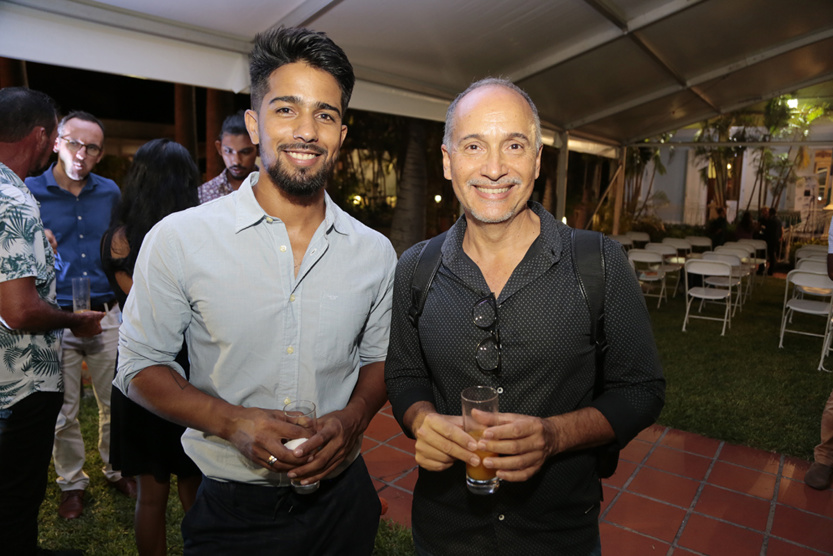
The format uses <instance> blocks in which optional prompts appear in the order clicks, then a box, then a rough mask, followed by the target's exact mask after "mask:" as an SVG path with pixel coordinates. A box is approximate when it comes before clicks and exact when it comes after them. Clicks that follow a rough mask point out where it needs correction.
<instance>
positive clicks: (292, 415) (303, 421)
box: [283, 400, 319, 494]
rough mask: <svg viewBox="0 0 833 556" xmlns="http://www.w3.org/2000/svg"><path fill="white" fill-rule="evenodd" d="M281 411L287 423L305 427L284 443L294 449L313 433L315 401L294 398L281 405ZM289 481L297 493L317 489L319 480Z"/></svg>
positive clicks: (310, 491) (306, 492)
mask: <svg viewBox="0 0 833 556" xmlns="http://www.w3.org/2000/svg"><path fill="white" fill-rule="evenodd" d="M283 413H284V415H286V421H287V423H292V424H293V425H297V426H299V427H302V428H303V429H305V432H304V435H303V436H300V437H298V438H296V439H293V440H290V441H289V442H287V443H286V444H285V446H286V448H287V449H289V450H294V449H295V448H297V447H298V446H300V445H301V444H303V443H304V442H305V441H306V440H307V439H308V438H310V437H311V436H312V435H313V434H315V424H316V417H315V403H313V402H311V401H309V400H296V401H294V402H290V403H288V404H286V405H285V406H284V407H283ZM291 482H292V488H293V489H294V490H295V492H297V493H298V494H310V493H312V492H315V491H316V490H318V486H319V481H315V482H314V483H310V484H307V485H303V484H301V481H300V480H298V479H292V481H291Z"/></svg>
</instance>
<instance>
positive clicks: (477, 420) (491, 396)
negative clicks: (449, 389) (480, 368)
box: [460, 386, 500, 494]
mask: <svg viewBox="0 0 833 556" xmlns="http://www.w3.org/2000/svg"><path fill="white" fill-rule="evenodd" d="M460 399H461V401H462V403H463V429H464V430H465V431H466V432H467V433H468V434H469V435H470V436H472V437H473V438H474V439H475V440H479V439H480V437H481V435H482V434H483V431H484V430H486V429H487V428H488V427H489V426H491V425H492V424H494V423H495V422H496V419H495V418H491V419H490V418H489V416H490V414H491V416H492V417H497V411H498V393H497V390H495V389H494V388H492V387H491V386H471V387H469V388H466V389H465V390H463V391H462V392H461V393H460ZM474 410H477V411H480V412H483V413H481V414H479V415H477V416H475V415H473V414H472V411H474ZM475 453H476V454H477V457H479V458H480V465H478V466H473V465H471V464H470V463H466V486H467V487H468V489H469V492H473V493H474V494H493V493H494V492H495V491H497V489H498V487H500V479H498V478H497V477H496V476H495V473H496V472H497V470H496V469H488V468H486V467H483V458H486V457H490V456H496V455H497V454H495V453H494V452H487V451H485V450H476V451H475Z"/></svg>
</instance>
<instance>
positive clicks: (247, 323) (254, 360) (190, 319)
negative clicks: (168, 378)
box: [114, 172, 396, 484]
mask: <svg viewBox="0 0 833 556" xmlns="http://www.w3.org/2000/svg"><path fill="white" fill-rule="evenodd" d="M257 179H258V173H257V172H254V173H252V174H250V175H249V177H248V178H247V179H246V180H245V181H244V182H243V184H242V185H241V186H240V189H239V190H238V191H237V192H235V193H232V194H231V195H228V196H225V197H222V198H219V199H216V200H214V201H211V202H209V203H206V204H204V205H200V206H199V207H195V208H192V209H189V210H186V211H183V212H179V213H175V214H172V215H170V216H168V217H167V218H165V219H164V220H162V222H160V223H159V224H157V225H156V226H155V227H154V228H153V229H152V230H151V231H150V233H148V235H147V236H146V237H145V240H144V243H143V244H142V248H141V250H140V252H139V256H138V260H137V261H136V267H135V270H134V274H133V279H134V283H133V289H132V290H131V292H130V295H129V297H128V299H127V303H126V305H125V308H124V323H123V325H122V327H121V334H120V341H119V372H118V375H117V377H116V380H115V381H114V382H115V384H116V386H118V387H119V388H120V389H121V390H122V392H126V391H127V385H128V384H129V383H130V381H131V380H132V378H133V377H134V376H135V375H136V374H137V373H138V372H139V371H141V370H142V369H144V368H146V367H148V366H151V365H159V364H162V365H168V366H170V367H172V368H174V369H175V370H177V371H178V372H180V374H183V376H184V373H183V371H182V369H181V368H180V367H179V366H178V365H177V364H176V362H175V361H174V358H175V356H176V354H177V353H178V352H179V350H180V347H181V345H182V338H183V335H184V337H185V339H186V341H187V344H188V353H189V356H190V360H191V370H190V379H189V380H190V382H191V383H192V384H193V385H194V386H196V387H197V388H199V389H200V390H202V391H203V392H205V393H207V394H210V395H212V396H216V397H218V398H222V399H224V400H226V401H228V402H230V403H233V404H238V405H242V406H245V407H261V408H266V409H282V408H283V406H284V405H285V404H286V403H287V402H288V401H289V400H298V399H307V400H313V401H314V402H315V403H316V405H317V407H318V414H319V416H320V415H324V414H327V413H330V412H332V411H336V410H339V409H343V408H344V407H345V406H346V405H347V402H348V401H349V399H350V396H351V394H352V392H353V388H354V387H355V385H356V382H357V380H358V376H359V369H360V368H361V367H362V366H363V365H367V364H369V363H374V362H378V361H384V359H385V356H386V353H387V346H388V331H389V327H390V308H391V296H392V292H393V275H394V270H395V267H396V253H395V252H394V250H393V247H392V246H391V244H390V242H389V241H388V239H387V238H385V237H384V236H383V235H382V234H380V233H378V232H376V231H374V230H371V229H370V228H368V227H366V226H364V225H363V224H361V223H360V222H358V221H357V220H355V219H354V218H352V217H351V216H349V215H347V214H346V213H345V212H344V211H342V210H341V209H340V208H339V207H338V206H336V205H335V204H334V203H333V202H332V200H331V199H330V197H329V196H326V199H325V203H326V214H325V217H324V221H323V222H322V223H321V225H320V226H319V227H318V229H317V230H316V232H315V234H314V235H313V238H312V240H311V241H310V244H309V246H308V247H307V252H306V253H305V255H304V258H303V261H302V263H301V267H300V269H299V270H298V274H297V276H296V275H295V272H294V259H293V255H292V246H291V245H290V242H289V236H288V235H287V231H286V226H285V225H284V223H283V222H282V221H281V220H279V219H278V218H275V217H271V216H269V215H267V214H266V213H265V212H264V211H263V209H262V208H261V206H260V205H259V204H258V202H257V200H256V199H255V197H254V193H253V191H252V184H253V183H257ZM182 442H183V446H184V447H185V451H186V452H187V453H188V455H189V456H190V457H191V458H192V459H193V460H194V462H195V463H196V464H197V465H198V466H199V467H200V469H201V470H202V472H203V473H204V474H205V475H206V476H208V477H211V478H213V479H217V480H232V481H241V482H250V483H260V484H285V483H286V482H287V480H286V476H285V475H284V474H278V473H271V472H269V471H267V470H265V469H263V468H261V467H259V466H257V465H256V464H254V463H252V462H250V461H249V460H248V459H246V458H245V457H244V456H243V455H241V454H240V453H239V452H238V451H237V450H236V449H235V448H234V446H233V445H231V444H230V443H228V442H226V441H224V440H222V439H220V438H218V437H214V436H209V435H206V434H204V433H202V432H200V431H196V430H192V429H188V430H187V431H186V432H185V434H184V436H183V440H182ZM358 449H359V446H358V445H357V446H355V447H354V450H353V457H355V455H356V454H358ZM350 460H351V461H352V458H351V459H350Z"/></svg>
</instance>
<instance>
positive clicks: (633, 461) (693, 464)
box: [363, 405, 833, 556]
mask: <svg viewBox="0 0 833 556" xmlns="http://www.w3.org/2000/svg"><path fill="white" fill-rule="evenodd" d="M413 450H414V442H413V441H412V440H410V439H408V438H406V437H405V435H404V434H402V431H401V430H400V429H399V426H398V425H397V423H396V421H395V420H394V418H393V417H392V414H391V409H390V406H389V405H388V406H386V407H385V408H383V409H382V410H381V411H380V412H379V414H377V416H376V417H375V418H374V419H373V421H372V422H371V424H370V427H369V428H368V430H367V433H366V434H365V440H364V445H363V452H364V458H365V462H366V463H367V466H368V469H369V470H370V474H371V476H372V477H373V480H374V483H375V484H376V488H377V490H378V492H379V496H381V497H382V498H384V499H385V500H386V501H387V502H388V505H389V507H388V510H387V512H386V514H385V515H384V519H392V520H394V521H396V522H398V523H401V524H404V525H406V526H410V524H411V499H412V493H413V488H414V483H415V482H416V474H417V471H416V468H417V466H416V463H415V462H414V458H413ZM809 465H810V464H809V462H807V461H804V460H800V459H796V458H790V457H786V456H782V455H779V454H775V453H772V452H764V451H762V450H756V449H752V448H746V447H743V446H734V445H732V444H727V443H725V442H721V441H718V440H712V439H710V438H706V437H703V436H700V435H697V434H691V433H687V432H683V431H679V430H676V429H671V428H668V427H662V426H659V425H655V426H653V427H651V428H650V429H647V430H645V431H643V432H642V434H640V435H639V436H638V437H637V438H636V439H635V440H634V441H633V442H631V443H630V444H628V446H627V447H626V448H625V449H624V450H623V451H622V453H621V457H620V460H619V468H618V470H617V472H616V474H615V475H614V476H613V477H611V478H610V479H607V480H605V481H604V498H605V500H604V502H603V504H602V513H601V533H602V549H603V550H604V553H605V554H606V555H612V556H631V555H632V556H645V555H649V554H663V555H669V556H670V555H672V554H673V555H675V556H694V555H701V556H702V555H706V556H722V555H728V556H745V555H755V556H758V555H769V556H810V555H815V556H818V555H820V554H833V490H830V489H828V490H826V491H823V492H819V491H816V490H813V489H811V488H809V487H807V486H805V485H804V483H803V482H802V479H803V477H804V472H805V471H806V470H807V468H808V467H809Z"/></svg>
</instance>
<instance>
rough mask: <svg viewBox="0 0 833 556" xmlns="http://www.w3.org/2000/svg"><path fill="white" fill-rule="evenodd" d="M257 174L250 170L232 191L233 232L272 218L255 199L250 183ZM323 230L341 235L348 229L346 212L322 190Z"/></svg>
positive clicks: (254, 181) (251, 183)
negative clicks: (233, 206) (234, 216)
mask: <svg viewBox="0 0 833 556" xmlns="http://www.w3.org/2000/svg"><path fill="white" fill-rule="evenodd" d="M258 176H260V172H252V173H251V174H249V175H248V176H246V179H245V180H243V183H242V184H240V187H239V188H238V190H237V195H234V194H233V193H232V198H233V199H234V203H235V205H236V220H235V226H234V231H235V233H236V232H240V231H241V230H244V229H245V228H248V227H250V226H254V225H256V224H258V223H259V222H261V221H262V220H265V219H266V218H273V217H270V216H269V215H268V214H266V212H265V211H264V210H263V207H261V206H260V203H258V202H257V199H255V193H254V191H253V190H252V185H254V184H256V183H257V180H258ZM324 230H325V232H326V233H330V232H331V231H335V232H338V233H340V234H342V235H347V234H348V233H349V230H350V226H349V220H348V218H347V214H346V213H345V212H344V211H343V210H341V208H339V206H338V205H336V204H335V202H333V200H332V199H331V198H330V195H329V194H328V193H327V192H326V191H325V192H324Z"/></svg>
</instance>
